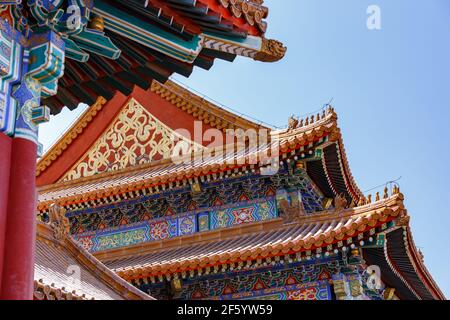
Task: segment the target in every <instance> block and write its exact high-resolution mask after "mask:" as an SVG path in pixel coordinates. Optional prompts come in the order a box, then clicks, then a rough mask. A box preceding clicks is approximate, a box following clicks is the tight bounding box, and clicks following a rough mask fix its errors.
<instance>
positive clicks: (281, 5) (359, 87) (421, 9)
mask: <svg viewBox="0 0 450 320" xmlns="http://www.w3.org/2000/svg"><path fill="white" fill-rule="evenodd" d="M372 4H375V5H378V6H379V7H380V8H381V18H382V25H381V27H382V29H381V30H379V31H369V30H368V29H367V27H366V20H367V17H368V16H367V14H366V10H367V7H368V6H369V5H372ZM266 5H267V6H268V7H269V8H270V16H269V19H268V21H269V30H268V34H267V36H268V37H272V38H275V39H278V40H280V41H282V42H283V43H285V44H286V45H287V46H288V48H289V49H288V53H287V56H286V58H285V59H284V60H283V61H281V62H278V63H275V64H264V63H259V62H255V61H252V60H249V59H244V58H238V59H236V61H235V62H234V63H232V64H230V63H227V62H222V61H217V62H216V64H215V66H214V67H213V68H212V70H210V71H208V72H206V71H203V70H201V69H196V70H195V71H194V73H193V75H192V76H191V77H190V78H189V79H185V78H183V77H181V76H177V77H176V79H178V80H180V81H182V82H183V83H185V84H187V85H189V86H191V87H192V88H195V89H196V90H198V91H200V92H202V93H204V94H206V95H207V96H209V97H212V98H214V99H215V100H217V101H220V102H221V103H223V104H224V105H227V106H229V107H231V108H233V109H237V110H239V111H241V112H243V113H245V114H249V115H251V116H253V117H256V118H258V119H261V120H264V121H267V122H269V123H272V124H275V125H278V126H285V125H286V124H287V119H288V116H289V115H290V114H297V115H302V114H306V113H309V112H312V111H315V110H317V109H319V108H320V107H321V106H322V105H323V104H324V103H326V102H328V101H329V100H330V98H334V100H333V105H334V107H335V108H336V111H337V112H338V115H339V122H340V127H341V128H342V132H343V136H344V142H345V146H346V150H347V155H348V158H349V162H350V166H351V169H352V173H353V175H354V177H355V179H356V181H357V183H358V184H359V186H360V188H361V189H362V190H363V191H365V190H369V189H371V188H373V187H375V186H378V185H380V184H384V183H385V182H386V181H389V180H393V179H396V178H398V177H400V176H401V177H402V178H401V180H400V181H399V182H400V186H401V190H402V192H403V193H404V194H405V196H406V206H407V208H408V211H409V214H410V215H411V217H412V219H411V224H412V228H413V233H414V236H415V242H416V245H417V246H418V247H420V248H421V250H422V251H423V253H424V254H425V262H426V265H427V266H428V269H429V270H430V272H431V273H432V275H433V276H434V278H435V280H436V281H437V283H438V284H439V286H440V287H441V289H442V290H443V291H444V293H445V294H446V296H447V297H450V275H449V273H448V272H449V268H450V250H449V247H448V244H447V242H448V239H447V235H448V232H449V227H450V212H449V211H450V210H449V206H448V203H447V200H448V199H450V194H449V187H448V184H449V182H450V174H449V165H450V153H449V140H448V131H449V117H450V103H449V98H450V97H449V96H450V80H449V77H450V33H449V32H450V1H448V0H415V1H407V0H371V1H366V0H341V1H336V0H266ZM83 109H84V108H79V110H77V111H75V112H72V113H71V112H68V111H67V109H66V110H65V111H64V112H63V114H62V115H60V116H58V117H56V118H53V119H52V121H51V123H49V124H46V125H44V126H43V128H42V131H41V141H42V142H43V143H44V145H45V146H48V145H49V144H50V143H51V142H52V141H53V140H54V139H55V138H56V136H57V135H59V134H60V133H61V132H62V131H63V130H64V128H66V127H67V125H68V123H70V122H71V121H72V120H73V118H74V117H76V116H77V115H78V114H79V113H80V112H81V111H82V110H83Z"/></svg>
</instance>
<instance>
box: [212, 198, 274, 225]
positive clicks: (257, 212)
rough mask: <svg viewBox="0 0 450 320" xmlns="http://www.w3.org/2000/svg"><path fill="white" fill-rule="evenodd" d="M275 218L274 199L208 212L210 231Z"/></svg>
mask: <svg viewBox="0 0 450 320" xmlns="http://www.w3.org/2000/svg"><path fill="white" fill-rule="evenodd" d="M276 217H277V206H276V201H275V199H269V200H267V201H264V202H256V203H253V204H250V205H244V206H239V207H237V208H225V209H220V210H214V211H211V212H209V219H210V230H214V229H220V228H227V227H231V226H235V225H240V224H243V223H249V222H256V221H265V220H269V219H273V218H276Z"/></svg>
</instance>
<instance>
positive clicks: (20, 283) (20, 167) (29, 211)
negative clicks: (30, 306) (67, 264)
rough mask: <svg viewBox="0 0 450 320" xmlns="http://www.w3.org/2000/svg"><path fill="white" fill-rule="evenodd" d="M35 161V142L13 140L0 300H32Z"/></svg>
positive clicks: (34, 232) (34, 236)
mask: <svg viewBox="0 0 450 320" xmlns="http://www.w3.org/2000/svg"><path fill="white" fill-rule="evenodd" d="M36 159H37V146H36V144H35V143H33V142H31V141H28V140H25V139H22V138H15V139H13V141H12V150H11V173H10V180H9V181H10V182H9V195H8V216H7V221H6V237H5V244H6V245H5V255H4V261H3V275H2V291H1V295H0V298H1V299H8V300H28V299H32V298H33V280H34V279H33V277H34V252H35V239H36V183H35V180H36Z"/></svg>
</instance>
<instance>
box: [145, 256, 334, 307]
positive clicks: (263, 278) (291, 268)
mask: <svg viewBox="0 0 450 320" xmlns="http://www.w3.org/2000/svg"><path fill="white" fill-rule="evenodd" d="M340 263H341V262H340V261H339V260H336V259H331V258H330V259H323V260H315V261H310V262H306V263H305V262H298V263H292V264H289V265H276V266H270V267H264V268H258V269H254V270H247V271H228V272H227V273H219V274H210V275H207V276H206V275H204V276H201V277H198V278H195V279H194V278H187V279H183V280H182V284H183V289H182V291H181V292H180V293H179V294H178V295H177V296H175V297H174V298H176V299H181V300H241V299H242V300H244V299H250V300H251V299H258V300H329V299H332V294H331V288H330V286H329V281H330V279H331V278H332V275H333V274H335V273H337V272H338V270H339V266H340ZM139 288H140V289H141V290H143V291H144V292H148V293H150V294H151V295H152V296H154V297H156V298H158V299H166V298H167V292H165V291H164V285H163V284H162V283H157V284H151V283H148V284H144V283H141V284H140V285H139Z"/></svg>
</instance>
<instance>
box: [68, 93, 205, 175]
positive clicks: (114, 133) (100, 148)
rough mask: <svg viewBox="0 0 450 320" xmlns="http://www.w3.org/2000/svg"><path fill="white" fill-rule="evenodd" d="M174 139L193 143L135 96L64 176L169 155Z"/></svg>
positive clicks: (145, 161)
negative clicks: (149, 110) (157, 116)
mask: <svg viewBox="0 0 450 320" xmlns="http://www.w3.org/2000/svg"><path fill="white" fill-rule="evenodd" d="M177 140H178V141H179V140H184V141H187V142H188V143H190V144H191V145H192V144H193V142H191V141H188V140H187V139H186V138H184V137H182V136H181V135H179V134H177V133H176V132H175V131H173V130H172V129H170V128H169V127H167V126H166V125H165V124H163V123H162V122H161V121H159V120H158V119H157V118H155V117H154V116H153V115H152V114H151V113H150V112H148V111H147V110H146V109H145V107H143V106H142V105H141V104H140V103H139V102H137V101H136V100H135V99H131V100H130V101H129V102H128V104H127V105H126V106H125V107H124V108H123V109H122V111H121V112H120V114H119V115H118V116H117V118H116V119H115V120H114V121H113V123H112V125H111V126H110V127H109V128H108V129H107V130H106V131H105V133H104V134H103V135H102V136H101V137H100V138H99V139H98V140H97V141H96V142H95V144H94V145H93V146H92V147H91V149H90V150H89V151H88V152H87V153H86V154H85V156H83V157H82V158H81V160H80V161H79V162H78V163H77V164H76V165H75V166H74V167H73V168H72V169H71V170H70V171H69V172H68V173H67V174H66V176H65V177H64V178H63V180H64V181H68V180H75V179H78V178H81V177H88V176H93V175H95V174H98V173H102V172H108V171H115V170H121V169H124V168H127V167H132V166H135V165H140V164H144V163H149V162H151V161H157V160H162V159H168V158H170V156H171V152H172V150H173V148H174V145H175V141H177ZM195 146H196V147H199V146H198V145H195Z"/></svg>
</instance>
